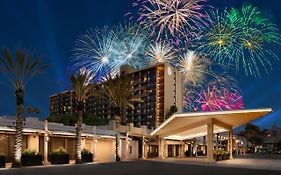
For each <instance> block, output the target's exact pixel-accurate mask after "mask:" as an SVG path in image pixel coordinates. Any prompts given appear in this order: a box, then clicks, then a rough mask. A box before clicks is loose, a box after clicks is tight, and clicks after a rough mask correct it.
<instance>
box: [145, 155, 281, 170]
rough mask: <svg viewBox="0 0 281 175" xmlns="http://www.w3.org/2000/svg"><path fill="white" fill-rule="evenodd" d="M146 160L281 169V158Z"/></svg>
mask: <svg viewBox="0 0 281 175" xmlns="http://www.w3.org/2000/svg"><path fill="white" fill-rule="evenodd" d="M148 161H159V162H166V163H173V164H186V165H200V166H211V167H229V168H246V169H257V170H274V171H281V159H244V158H234V159H232V160H224V161H218V162H215V163H209V162H204V159H202V158H166V159H148Z"/></svg>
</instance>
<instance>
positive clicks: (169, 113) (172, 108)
mask: <svg viewBox="0 0 281 175" xmlns="http://www.w3.org/2000/svg"><path fill="white" fill-rule="evenodd" d="M176 112H178V107H177V106H176V105H172V106H171V107H170V110H169V112H168V113H167V115H166V119H168V118H169V117H171V116H172V115H173V114H174V113H176Z"/></svg>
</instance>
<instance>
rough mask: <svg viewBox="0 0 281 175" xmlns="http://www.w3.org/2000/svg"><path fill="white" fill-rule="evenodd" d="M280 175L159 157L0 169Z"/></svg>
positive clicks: (56, 174)
mask: <svg viewBox="0 0 281 175" xmlns="http://www.w3.org/2000/svg"><path fill="white" fill-rule="evenodd" d="M78 174H81V175H93V174H94V175H183V174H193V175H240V174H241V175H280V174H281V171H272V170H256V169H245V168H235V167H224V166H221V167H218V166H202V165H192V164H179V163H178V164H177V163H169V162H159V161H149V160H148V161H146V160H138V161H128V162H116V163H105V164H86V165H85V164H83V165H69V166H50V167H29V168H20V169H5V170H0V175H78Z"/></svg>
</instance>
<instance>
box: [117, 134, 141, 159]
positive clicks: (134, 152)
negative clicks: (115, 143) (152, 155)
mask: <svg viewBox="0 0 281 175" xmlns="http://www.w3.org/2000/svg"><path fill="white" fill-rule="evenodd" d="M138 157H139V148H138V141H136V140H129V141H127V140H126V139H122V140H121V160H135V159H138Z"/></svg>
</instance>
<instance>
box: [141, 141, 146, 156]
mask: <svg viewBox="0 0 281 175" xmlns="http://www.w3.org/2000/svg"><path fill="white" fill-rule="evenodd" d="M145 158H146V150H145V140H144V136H142V159H145Z"/></svg>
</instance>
